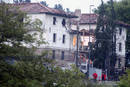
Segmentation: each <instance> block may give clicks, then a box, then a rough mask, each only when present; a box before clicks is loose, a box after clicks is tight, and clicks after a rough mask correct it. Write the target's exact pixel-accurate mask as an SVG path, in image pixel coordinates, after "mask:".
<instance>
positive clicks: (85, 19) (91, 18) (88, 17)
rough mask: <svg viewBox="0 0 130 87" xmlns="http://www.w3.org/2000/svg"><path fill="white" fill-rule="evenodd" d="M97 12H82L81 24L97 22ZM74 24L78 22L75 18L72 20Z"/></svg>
mask: <svg viewBox="0 0 130 87" xmlns="http://www.w3.org/2000/svg"><path fill="white" fill-rule="evenodd" d="M97 18H98V15H97V14H81V16H80V20H79V24H81V25H82V24H96V23H97ZM71 23H72V24H75V25H76V24H77V23H78V21H77V20H75V19H72V20H71Z"/></svg>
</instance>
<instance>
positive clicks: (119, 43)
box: [71, 9, 130, 69]
mask: <svg viewBox="0 0 130 87" xmlns="http://www.w3.org/2000/svg"><path fill="white" fill-rule="evenodd" d="M75 15H77V16H78V17H79V18H78V19H73V20H71V21H72V29H76V26H77V24H76V23H77V21H79V30H80V32H81V43H82V45H81V50H87V48H88V42H89V35H90V42H92V43H94V42H95V37H94V30H95V29H96V26H97V18H98V15H97V14H81V11H80V9H77V10H75ZM127 27H130V25H128V24H125V23H123V22H119V21H118V22H117V27H116V56H117V61H116V64H115V68H120V69H121V68H123V67H125V52H126V51H125V49H126V45H125V44H126V34H127V33H126V29H127ZM89 29H90V31H89Z"/></svg>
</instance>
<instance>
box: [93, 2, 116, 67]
mask: <svg viewBox="0 0 130 87" xmlns="http://www.w3.org/2000/svg"><path fill="white" fill-rule="evenodd" d="M112 7H113V6H112V3H111V7H110V8H109V9H110V12H109V13H110V15H106V11H107V10H106V9H105V5H104V3H103V1H102V4H101V6H100V7H99V10H98V13H99V17H98V22H97V28H96V30H95V37H96V42H95V52H94V53H95V62H94V66H95V67H98V68H101V69H106V67H108V66H110V65H108V66H106V61H108V59H109V61H108V62H109V63H111V67H114V65H115V57H114V53H115V52H114V50H115V48H114V47H115V43H114V42H113V37H114V36H113V35H114V34H115V32H116V30H115V23H114V21H115V18H114V16H115V14H114V10H113V8H112ZM110 61H111V62H110Z"/></svg>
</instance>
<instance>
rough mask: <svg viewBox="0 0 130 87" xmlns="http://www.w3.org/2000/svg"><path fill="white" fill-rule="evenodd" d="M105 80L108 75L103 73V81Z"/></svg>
mask: <svg viewBox="0 0 130 87" xmlns="http://www.w3.org/2000/svg"><path fill="white" fill-rule="evenodd" d="M105 80H106V74H105V73H102V81H105Z"/></svg>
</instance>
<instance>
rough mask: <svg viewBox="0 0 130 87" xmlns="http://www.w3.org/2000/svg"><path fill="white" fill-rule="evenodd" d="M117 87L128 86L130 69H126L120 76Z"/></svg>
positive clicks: (129, 84) (129, 85)
mask: <svg viewBox="0 0 130 87" xmlns="http://www.w3.org/2000/svg"><path fill="white" fill-rule="evenodd" d="M118 85H119V87H130V69H127V70H126V74H125V75H123V76H121V77H120V82H119V84H118Z"/></svg>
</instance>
